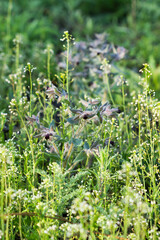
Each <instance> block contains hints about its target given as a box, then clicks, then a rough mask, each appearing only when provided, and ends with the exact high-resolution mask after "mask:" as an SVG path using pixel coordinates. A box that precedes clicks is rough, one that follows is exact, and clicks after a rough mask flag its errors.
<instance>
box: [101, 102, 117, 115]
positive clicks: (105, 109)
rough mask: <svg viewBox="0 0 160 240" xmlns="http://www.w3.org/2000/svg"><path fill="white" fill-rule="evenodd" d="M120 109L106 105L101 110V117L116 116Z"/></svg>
mask: <svg viewBox="0 0 160 240" xmlns="http://www.w3.org/2000/svg"><path fill="white" fill-rule="evenodd" d="M117 111H118V108H112V109H111V106H110V105H109V104H108V103H105V104H104V105H103V106H102V107H101V110H100V115H101V117H102V116H107V117H109V116H112V115H113V114H114V112H117Z"/></svg>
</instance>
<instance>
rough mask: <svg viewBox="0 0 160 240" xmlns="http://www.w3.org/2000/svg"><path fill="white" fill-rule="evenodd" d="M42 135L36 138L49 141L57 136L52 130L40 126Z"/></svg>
mask: <svg viewBox="0 0 160 240" xmlns="http://www.w3.org/2000/svg"><path fill="white" fill-rule="evenodd" d="M39 131H40V134H38V135H36V136H35V137H42V138H45V139H46V140H48V139H49V138H50V137H51V136H53V137H55V136H57V134H56V133H55V132H54V131H53V129H52V128H46V127H44V126H42V125H41V126H40V129H39Z"/></svg>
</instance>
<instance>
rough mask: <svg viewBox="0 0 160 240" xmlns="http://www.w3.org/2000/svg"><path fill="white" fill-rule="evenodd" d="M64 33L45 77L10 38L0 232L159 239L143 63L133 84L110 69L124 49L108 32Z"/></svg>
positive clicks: (153, 116) (155, 141)
mask: <svg viewBox="0 0 160 240" xmlns="http://www.w3.org/2000/svg"><path fill="white" fill-rule="evenodd" d="M62 40H66V43H67V44H66V49H65V50H66V53H65V54H66V55H65V56H66V59H65V61H63V60H62V54H60V55H59V56H57V60H58V61H59V60H60V61H59V62H58V63H57V66H58V71H59V72H58V71H57V73H56V75H55V76H54V78H53V79H52V70H51V55H52V53H53V52H52V47H51V46H50V45H48V46H47V49H46V53H47V63H46V68H47V74H46V76H45V77H44V75H41V74H38V73H37V71H38V70H37V69H36V71H34V74H33V70H35V68H34V67H33V66H32V65H31V64H30V63H28V64H27V65H26V67H25V68H24V71H22V69H23V68H19V57H18V56H19V53H18V52H19V50H18V49H19V45H16V49H17V50H16V51H17V53H16V56H17V57H16V60H15V61H16V62H15V66H16V67H15V69H16V71H15V70H14V73H11V74H10V76H9V77H8V78H7V79H8V83H7V84H10V85H11V87H12V88H11V89H12V97H11V99H10V104H9V109H10V111H9V114H7V115H6V114H5V113H3V112H2V113H1V115H0V132H1V136H0V226H1V230H0V238H1V239H3V240H4V239H8V240H9V239H21V240H22V239H46V240H47V239H48V240H49V239H57V240H58V239H66V240H67V239H81V240H85V239H95V240H96V239H114V240H115V239H136V240H140V239H154V240H157V239H160V232H159V214H160V213H159V204H160V201H159V199H160V198H159V197H160V196H159V176H160V175H159V159H160V142H159V124H160V118H159V114H160V104H159V102H158V100H157V99H156V98H155V93H154V92H153V91H151V90H150V89H149V85H148V81H149V78H150V77H151V72H150V69H149V66H148V65H147V64H144V67H143V69H142V70H141V72H142V74H143V76H142V77H140V79H139V87H138V88H137V92H135V91H131V89H130V86H128V84H129V83H127V80H126V79H125V78H124V77H123V76H122V74H121V72H118V70H117V69H116V67H115V64H116V62H117V61H119V60H121V59H122V58H124V56H125V54H126V50H125V49H124V48H122V47H114V46H113V45H112V44H109V43H108V42H107V40H106V35H105V34H97V35H96V38H95V39H94V40H93V41H90V42H79V43H75V45H73V46H71V45H70V41H71V40H72V37H71V36H70V34H69V33H68V32H65V33H64V36H63V39H62ZM16 44H19V43H18V42H17V43H16ZM77 50H78V53H77ZM45 61H46V60H45ZM19 69H20V70H19ZM115 69H116V70H115ZM23 79H24V81H22V80H23ZM72 80H73V81H72ZM25 81H26V82H25ZM22 83H23V84H22ZM27 83H28V86H27ZM20 84H21V85H20ZM80 89H82V91H80ZM78 93H79V94H78ZM7 127H8V129H9V130H8V132H9V133H8V132H7V130H5V129H7Z"/></svg>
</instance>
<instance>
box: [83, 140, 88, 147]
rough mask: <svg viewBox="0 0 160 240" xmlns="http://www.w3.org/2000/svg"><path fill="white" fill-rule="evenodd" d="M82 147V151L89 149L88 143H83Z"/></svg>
mask: <svg viewBox="0 0 160 240" xmlns="http://www.w3.org/2000/svg"><path fill="white" fill-rule="evenodd" d="M83 147H84V149H89V144H88V142H86V141H85V143H84V146H83Z"/></svg>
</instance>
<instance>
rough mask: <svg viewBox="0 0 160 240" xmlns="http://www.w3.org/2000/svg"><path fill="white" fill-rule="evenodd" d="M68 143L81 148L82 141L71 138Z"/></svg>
mask: <svg viewBox="0 0 160 240" xmlns="http://www.w3.org/2000/svg"><path fill="white" fill-rule="evenodd" d="M70 143H73V144H74V145H75V146H77V147H78V146H81V145H82V139H79V138H71V140H70Z"/></svg>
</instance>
